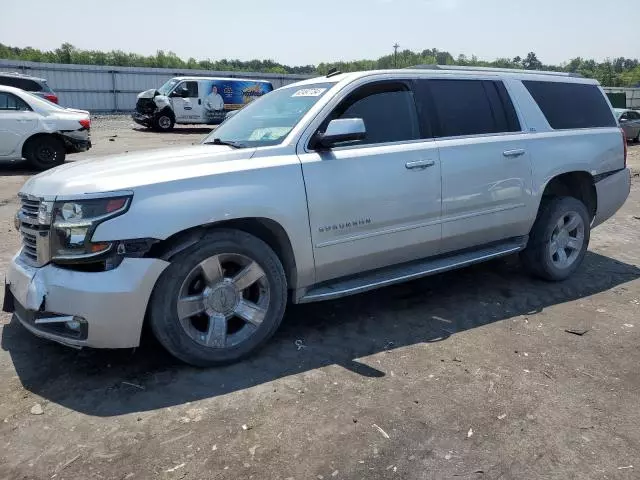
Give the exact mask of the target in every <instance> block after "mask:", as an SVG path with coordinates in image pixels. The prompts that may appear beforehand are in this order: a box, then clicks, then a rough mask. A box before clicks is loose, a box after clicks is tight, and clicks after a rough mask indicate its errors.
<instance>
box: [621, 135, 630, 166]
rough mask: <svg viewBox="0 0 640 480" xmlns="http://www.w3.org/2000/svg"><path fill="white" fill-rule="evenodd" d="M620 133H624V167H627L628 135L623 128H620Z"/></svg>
mask: <svg viewBox="0 0 640 480" xmlns="http://www.w3.org/2000/svg"><path fill="white" fill-rule="evenodd" d="M620 133H622V144H623V145H624V168H627V149H628V147H627V136H626V135H625V134H624V130H623V129H620Z"/></svg>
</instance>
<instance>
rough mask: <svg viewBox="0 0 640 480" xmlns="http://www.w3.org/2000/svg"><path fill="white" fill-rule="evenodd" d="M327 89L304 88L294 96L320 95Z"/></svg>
mask: <svg viewBox="0 0 640 480" xmlns="http://www.w3.org/2000/svg"><path fill="white" fill-rule="evenodd" d="M326 90H327V89H326V88H303V89H302V90H298V91H297V92H295V93H294V94H293V95H291V96H292V97H319V96H320V95H322V94H323V93H324V92H325V91H326Z"/></svg>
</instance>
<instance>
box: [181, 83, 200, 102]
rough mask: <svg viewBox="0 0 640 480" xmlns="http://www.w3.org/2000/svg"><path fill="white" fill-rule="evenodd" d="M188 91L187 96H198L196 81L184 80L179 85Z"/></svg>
mask: <svg viewBox="0 0 640 480" xmlns="http://www.w3.org/2000/svg"><path fill="white" fill-rule="evenodd" d="M181 86H182V87H183V88H186V89H187V91H188V92H189V98H198V82H184V83H183V84H182V85H181Z"/></svg>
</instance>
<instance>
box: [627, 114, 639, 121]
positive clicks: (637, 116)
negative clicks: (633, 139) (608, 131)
mask: <svg viewBox="0 0 640 480" xmlns="http://www.w3.org/2000/svg"><path fill="white" fill-rule="evenodd" d="M627 117H629V120H638V119H640V113H638V112H627Z"/></svg>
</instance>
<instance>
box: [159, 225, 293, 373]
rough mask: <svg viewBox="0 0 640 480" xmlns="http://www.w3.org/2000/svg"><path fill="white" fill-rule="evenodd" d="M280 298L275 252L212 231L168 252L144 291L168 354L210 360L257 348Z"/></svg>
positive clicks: (200, 362) (246, 238)
mask: <svg viewBox="0 0 640 480" xmlns="http://www.w3.org/2000/svg"><path fill="white" fill-rule="evenodd" d="M218 265H219V266H218ZM241 272H242V273H243V274H244V276H243V275H241V274H240V273H241ZM247 272H248V273H247ZM233 280H236V281H235V282H234V281H233ZM250 282H251V283H250ZM245 284H247V285H248V286H247V287H246V288H241V287H243V286H244V285H245ZM179 299H181V300H179ZM286 305H287V280H286V276H285V272H284V268H283V267H282V263H281V262H280V259H279V258H278V256H277V255H276V254H275V253H274V251H273V250H272V249H271V248H270V247H269V246H268V245H267V244H266V243H264V242H263V241H262V240H260V239H258V238H256V237H254V236H252V235H249V234H247V233H244V232H240V231H237V230H216V231H213V232H211V233H210V234H208V235H206V236H205V237H204V238H203V239H202V240H200V241H199V242H198V243H197V244H195V245H194V246H192V247H190V248H188V249H186V250H185V251H183V252H180V253H179V254H177V255H176V256H175V257H174V258H172V260H171V265H169V267H168V268H167V269H166V270H165V271H164V272H163V274H162V275H161V277H160V279H159V280H158V283H157V284H156V287H155V289H154V291H153V294H152V296H151V300H150V308H149V323H150V326H151V329H152V331H153V333H154V335H155V337H156V338H157V339H158V341H159V342H160V343H161V344H162V345H163V346H164V347H165V348H166V349H167V350H168V351H169V352H170V353H171V354H172V355H174V356H175V357H177V358H178V359H180V360H182V361H183V362H186V363H189V364H191V365H195V366H199V367H209V366H215V365H223V364H227V363H232V362H236V361H238V360H240V359H242V358H244V357H246V356H248V355H250V354H252V353H254V352H255V351H257V350H258V349H259V348H260V347H261V346H263V345H264V344H265V343H266V342H267V340H269V338H271V336H272V335H273V334H274V333H275V331H276V330H277V329H278V327H279V326H280V323H281V321H282V317H283V315H284V311H285V308H286ZM203 309H204V310H203ZM238 313H239V314H240V315H242V316H240V315H239V314H238ZM243 317H245V318H250V320H246V319H245V318H243Z"/></svg>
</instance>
